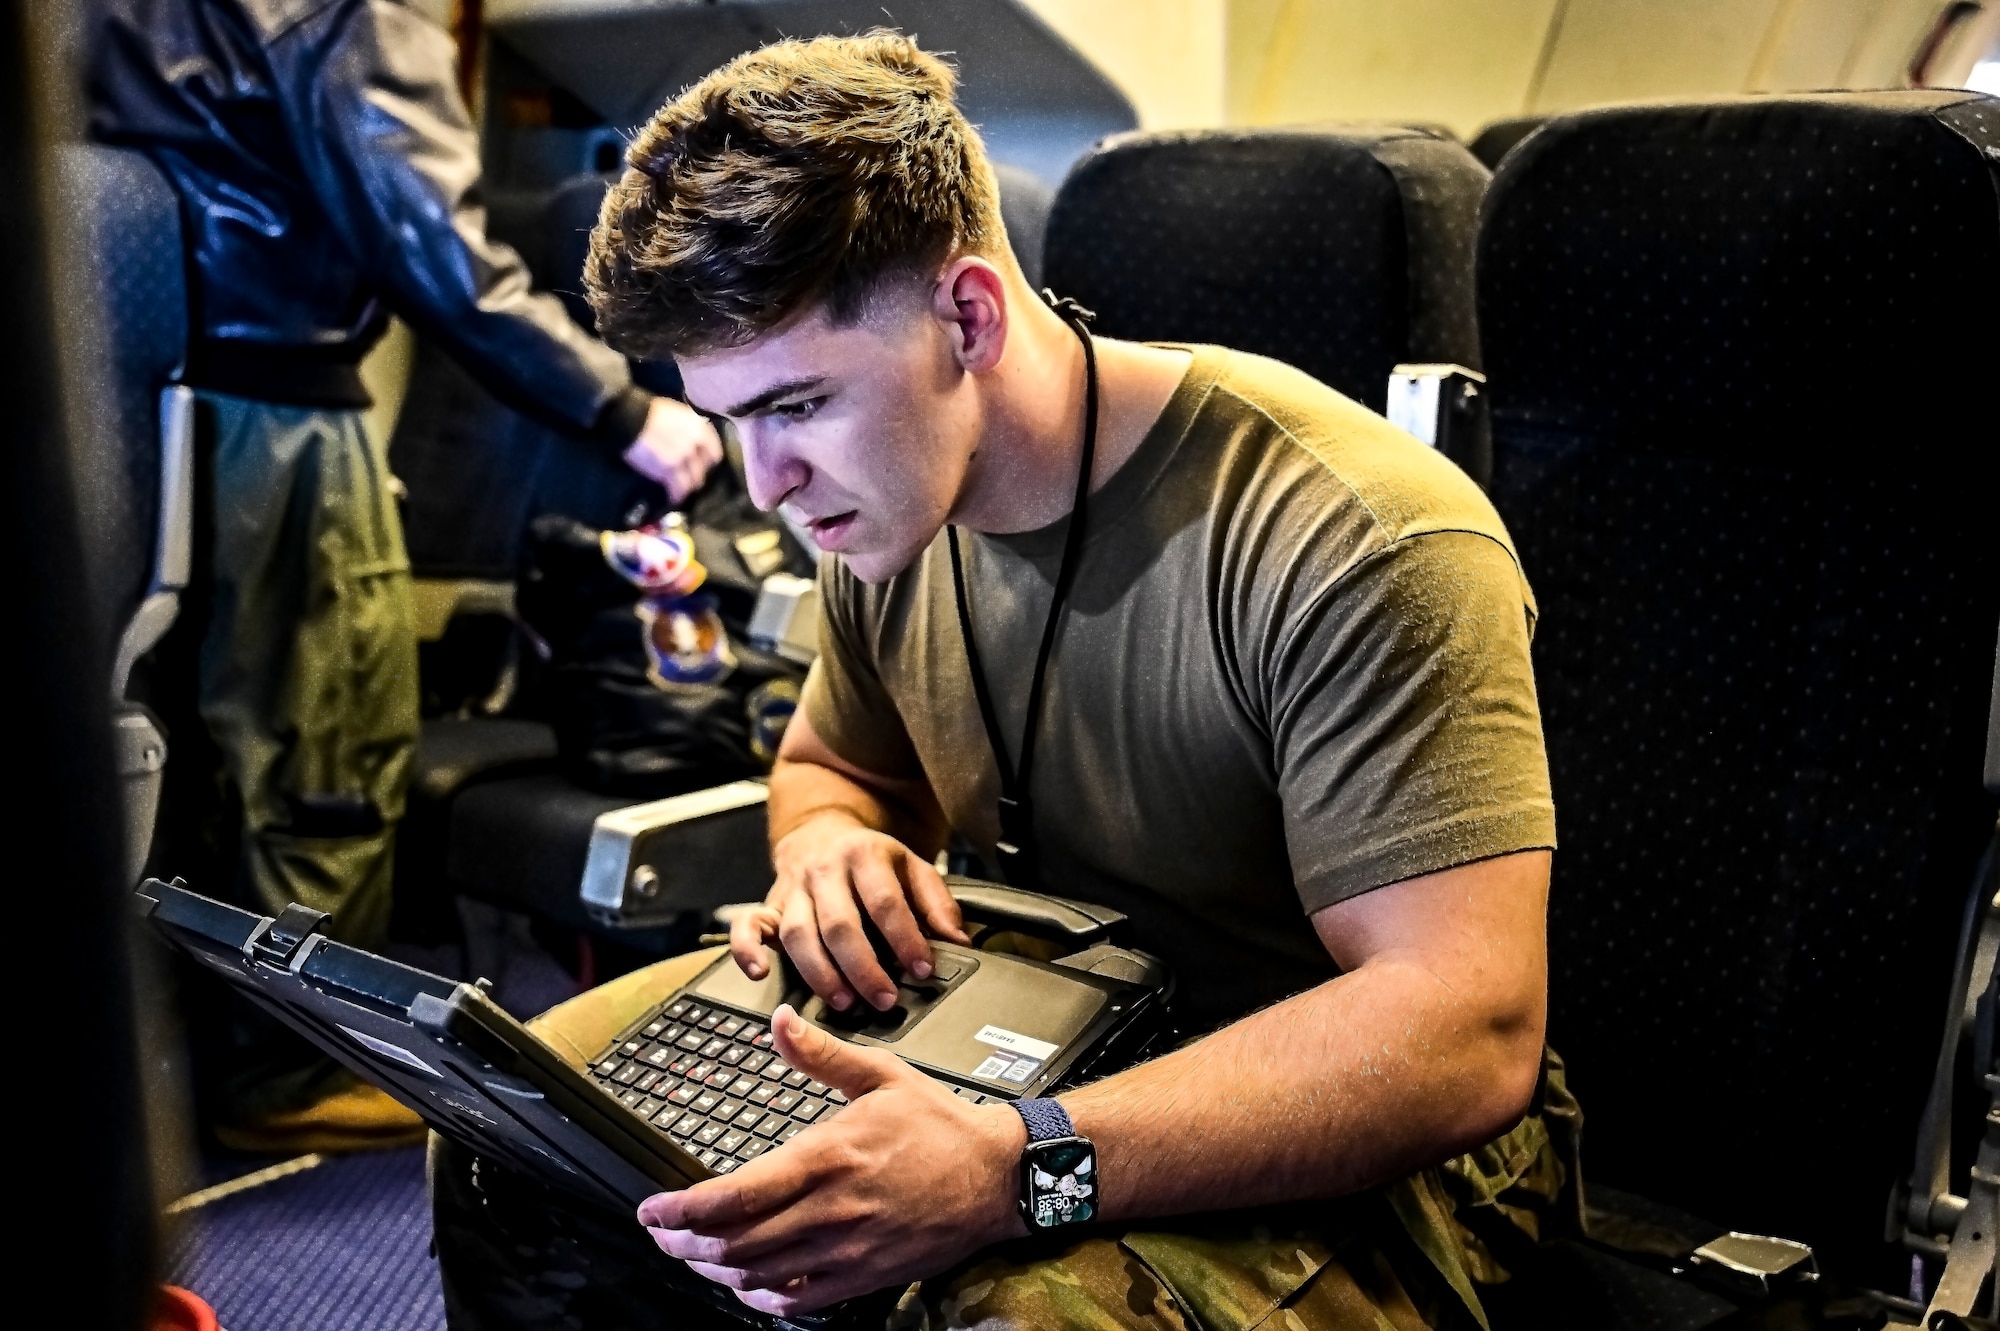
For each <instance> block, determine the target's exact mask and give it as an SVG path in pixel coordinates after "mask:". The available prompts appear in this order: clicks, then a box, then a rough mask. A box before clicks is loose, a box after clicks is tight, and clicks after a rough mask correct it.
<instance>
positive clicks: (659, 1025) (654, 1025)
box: [639, 1017, 667, 1040]
mask: <svg viewBox="0 0 2000 1331" xmlns="http://www.w3.org/2000/svg"><path fill="white" fill-rule="evenodd" d="M665 1029H667V1023H666V1022H664V1021H661V1020H660V1019H658V1018H657V1017H656V1018H654V1019H653V1020H652V1021H649V1022H647V1023H646V1029H645V1030H643V1031H640V1032H639V1034H641V1035H643V1036H645V1037H646V1038H647V1039H648V1040H657V1039H659V1038H660V1032H661V1031H663V1030H665Z"/></svg>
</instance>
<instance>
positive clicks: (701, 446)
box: [625, 397, 722, 504]
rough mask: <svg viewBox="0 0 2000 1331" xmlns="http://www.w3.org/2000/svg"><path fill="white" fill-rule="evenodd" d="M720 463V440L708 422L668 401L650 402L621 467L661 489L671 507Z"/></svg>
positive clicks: (664, 398)
mask: <svg viewBox="0 0 2000 1331" xmlns="http://www.w3.org/2000/svg"><path fill="white" fill-rule="evenodd" d="M720 461H722V440H721V439H719V438H718V437H717V436H716V433H715V427H714V426H713V425H710V424H709V423H708V418H707V417H705V416H703V415H702V414H701V413H700V412H698V411H696V410H695V409H694V408H693V407H690V406H689V405H688V404H687V403H685V402H676V401H674V399H672V398H670V397H656V398H654V399H653V405H652V406H651V407H650V408H648V409H647V411H646V425H645V428H644V429H642V430H640V431H639V437H638V438H637V439H634V440H633V441H632V444H631V447H629V448H627V449H626V450H625V465H626V466H628V467H630V468H631V469H632V470H634V471H636V472H638V473H639V474H640V475H641V476H644V477H645V478H646V479H647V480H649V481H658V482H659V483H660V484H661V485H663V486H665V487H666V490H667V499H668V501H669V502H671V503H675V504H678V503H680V502H681V501H682V500H684V499H686V498H687V497H688V496H689V495H691V494H693V493H694V492H695V491H696V490H699V489H700V488H701V483H702V482H703V481H705V480H707V479H708V473H709V471H710V470H711V469H712V468H713V467H714V466H715V464H716V463H718V462H720Z"/></svg>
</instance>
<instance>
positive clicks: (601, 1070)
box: [596, 1054, 625, 1077]
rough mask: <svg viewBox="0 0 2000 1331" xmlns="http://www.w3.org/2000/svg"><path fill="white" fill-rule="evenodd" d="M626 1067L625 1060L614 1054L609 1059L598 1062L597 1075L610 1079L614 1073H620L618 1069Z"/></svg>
mask: <svg viewBox="0 0 2000 1331" xmlns="http://www.w3.org/2000/svg"><path fill="white" fill-rule="evenodd" d="M624 1066H625V1060H624V1059H622V1058H620V1057H619V1056H618V1055H617V1054H613V1055H611V1056H610V1057H609V1058H604V1059H599V1060H598V1063H597V1068H596V1072H597V1075H598V1076H600V1077H609V1076H610V1075H611V1074H612V1073H614V1072H616V1071H618V1069H620V1068H622V1067H624Z"/></svg>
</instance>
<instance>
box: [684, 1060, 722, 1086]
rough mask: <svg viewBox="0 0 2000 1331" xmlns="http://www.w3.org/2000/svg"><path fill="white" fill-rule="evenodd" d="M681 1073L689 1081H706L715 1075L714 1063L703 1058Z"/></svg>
mask: <svg viewBox="0 0 2000 1331" xmlns="http://www.w3.org/2000/svg"><path fill="white" fill-rule="evenodd" d="M681 1075H682V1076H684V1077H686V1078H687V1079H688V1080H689V1081H707V1080H708V1079H709V1078H710V1077H713V1076H714V1075H715V1064H714V1063H712V1062H709V1061H708V1060H706V1059H704V1060H702V1061H701V1062H699V1063H697V1064H695V1065H694V1066H693V1067H691V1068H689V1069H688V1070H687V1071H686V1072H684V1073H682V1074H681Z"/></svg>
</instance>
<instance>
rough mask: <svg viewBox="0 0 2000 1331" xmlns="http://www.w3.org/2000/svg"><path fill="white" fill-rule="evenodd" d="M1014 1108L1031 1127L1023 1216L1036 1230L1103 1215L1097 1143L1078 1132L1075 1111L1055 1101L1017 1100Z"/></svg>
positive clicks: (1023, 1185)
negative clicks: (1071, 1113)
mask: <svg viewBox="0 0 2000 1331" xmlns="http://www.w3.org/2000/svg"><path fill="white" fill-rule="evenodd" d="M1012 1103H1013V1106H1014V1112H1015V1113H1017V1114H1019V1115H1020V1116H1021V1121H1022V1122H1023V1123H1025V1124H1027V1125H1028V1145H1027V1147H1026V1149H1024V1150H1023V1151H1022V1152H1021V1198H1020V1207H1021V1219H1022V1220H1023V1221H1025V1222H1026V1223H1027V1226H1028V1232H1029V1233H1030V1234H1042V1233H1046V1232H1048V1231H1049V1230H1052V1229H1062V1228H1064V1227H1066V1226H1069V1225H1082V1224H1087V1223H1089V1222H1090V1221H1091V1220H1094V1219H1096V1217H1097V1198H1098V1192H1097V1147H1095V1146H1094V1145H1092V1144H1091V1142H1090V1139H1089V1138H1087V1137H1079V1136H1077V1135H1076V1126H1075V1125H1074V1124H1072V1123H1071V1122H1070V1121H1069V1111H1067V1110H1065V1109H1064V1108H1063V1107H1062V1105H1060V1104H1058V1103H1057V1102H1056V1101H1054V1100H1040V1099H1036V1100H1015V1101H1013V1102H1012Z"/></svg>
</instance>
